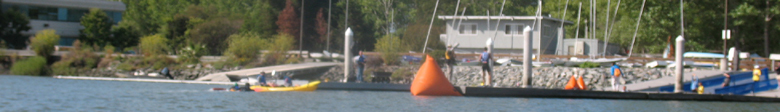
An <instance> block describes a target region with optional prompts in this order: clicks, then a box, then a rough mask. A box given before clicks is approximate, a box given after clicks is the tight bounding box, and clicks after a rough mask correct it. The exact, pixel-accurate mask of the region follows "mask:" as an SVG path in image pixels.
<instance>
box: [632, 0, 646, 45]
mask: <svg viewBox="0 0 780 112" xmlns="http://www.w3.org/2000/svg"><path fill="white" fill-rule="evenodd" d="M646 1H647V0H642V7H641V8H640V9H639V16H638V17H637V21H636V28H634V38H633V39H631V48H630V50H629V51H628V57H629V58H631V53H633V52H634V42H636V33H637V31H639V22H641V21H642V13H643V12H644V11H645V2H646Z"/></svg>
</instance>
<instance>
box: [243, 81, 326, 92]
mask: <svg viewBox="0 0 780 112" xmlns="http://www.w3.org/2000/svg"><path fill="white" fill-rule="evenodd" d="M319 84H320V81H312V82H309V84H306V85H300V86H295V87H268V86H251V87H249V88H250V89H252V90H255V92H276V91H314V90H317V85H319Z"/></svg>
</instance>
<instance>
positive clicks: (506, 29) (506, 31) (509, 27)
mask: <svg viewBox="0 0 780 112" xmlns="http://www.w3.org/2000/svg"><path fill="white" fill-rule="evenodd" d="M504 34H512V25H506V27H504Z"/></svg>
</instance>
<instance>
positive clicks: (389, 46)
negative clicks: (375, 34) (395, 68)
mask: <svg viewBox="0 0 780 112" xmlns="http://www.w3.org/2000/svg"><path fill="white" fill-rule="evenodd" d="M374 46H376V49H374V51H377V52H380V53H382V55H381V56H380V57H381V58H382V61H384V63H385V64H387V65H397V64H399V63H400V60H401V59H400V58H401V55H399V54H398V53H401V52H403V51H408V47H406V46H405V45H402V44H401V39H399V38H398V37H394V36H384V37H382V38H378V39H377V42H376V44H374Z"/></svg>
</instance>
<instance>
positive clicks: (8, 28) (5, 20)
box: [0, 10, 31, 49]
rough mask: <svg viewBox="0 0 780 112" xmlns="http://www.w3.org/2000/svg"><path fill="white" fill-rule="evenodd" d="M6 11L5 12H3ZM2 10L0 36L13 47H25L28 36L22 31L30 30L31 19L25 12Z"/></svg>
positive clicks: (7, 44)
mask: <svg viewBox="0 0 780 112" xmlns="http://www.w3.org/2000/svg"><path fill="white" fill-rule="evenodd" d="M3 11H5V12H3ZM3 11H0V15H2V17H0V38H2V40H4V41H5V44H6V45H5V46H8V47H9V48H12V49H23V48H25V47H26V46H27V40H28V37H27V36H22V32H24V31H28V30H30V28H31V27H30V26H29V23H30V20H29V19H28V18H27V16H25V15H24V14H22V13H20V12H18V11H14V10H3Z"/></svg>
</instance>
